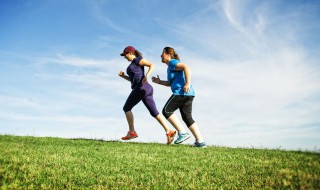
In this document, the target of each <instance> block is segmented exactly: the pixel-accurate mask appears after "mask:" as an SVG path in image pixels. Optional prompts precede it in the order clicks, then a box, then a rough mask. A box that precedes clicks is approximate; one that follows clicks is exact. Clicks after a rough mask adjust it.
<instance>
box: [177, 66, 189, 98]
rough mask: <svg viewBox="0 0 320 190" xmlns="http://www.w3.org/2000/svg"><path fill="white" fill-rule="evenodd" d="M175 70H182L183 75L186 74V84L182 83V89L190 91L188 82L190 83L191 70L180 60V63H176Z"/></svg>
mask: <svg viewBox="0 0 320 190" xmlns="http://www.w3.org/2000/svg"><path fill="white" fill-rule="evenodd" d="M175 70H177V71H183V72H184V75H185V76H186V84H185V85H184V87H183V90H184V91H185V92H189V91H190V84H191V71H190V68H189V67H188V65H186V64H185V63H181V62H180V63H178V64H177V65H176V68H175Z"/></svg>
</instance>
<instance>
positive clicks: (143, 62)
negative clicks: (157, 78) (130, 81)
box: [139, 59, 154, 83]
mask: <svg viewBox="0 0 320 190" xmlns="http://www.w3.org/2000/svg"><path fill="white" fill-rule="evenodd" d="M139 65H140V66H146V67H149V69H148V71H147V73H146V75H145V77H144V78H143V79H142V82H143V83H145V82H147V80H148V78H149V76H150V74H151V73H152V71H153V69H154V64H153V63H151V62H150V61H148V60H146V59H141V61H140V62H139Z"/></svg>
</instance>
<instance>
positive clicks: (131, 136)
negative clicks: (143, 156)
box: [121, 131, 138, 140]
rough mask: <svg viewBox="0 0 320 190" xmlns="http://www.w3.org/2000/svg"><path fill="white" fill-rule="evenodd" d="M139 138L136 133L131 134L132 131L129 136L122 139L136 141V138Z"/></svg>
mask: <svg viewBox="0 0 320 190" xmlns="http://www.w3.org/2000/svg"><path fill="white" fill-rule="evenodd" d="M137 137H138V134H137V133H136V132H131V131H129V132H128V133H127V136H125V137H122V138H121V139H122V140H130V139H134V138H137Z"/></svg>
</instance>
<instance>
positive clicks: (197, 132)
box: [189, 123, 204, 143]
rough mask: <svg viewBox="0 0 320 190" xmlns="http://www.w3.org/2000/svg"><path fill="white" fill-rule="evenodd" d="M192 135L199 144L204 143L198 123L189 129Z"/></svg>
mask: <svg viewBox="0 0 320 190" xmlns="http://www.w3.org/2000/svg"><path fill="white" fill-rule="evenodd" d="M189 129H190V131H191V133H192V134H193V136H194V137H195V138H196V141H197V142H198V143H202V142H204V140H203V137H202V135H201V133H200V130H199V127H198V125H197V124H196V123H193V124H192V125H191V126H190V127H189Z"/></svg>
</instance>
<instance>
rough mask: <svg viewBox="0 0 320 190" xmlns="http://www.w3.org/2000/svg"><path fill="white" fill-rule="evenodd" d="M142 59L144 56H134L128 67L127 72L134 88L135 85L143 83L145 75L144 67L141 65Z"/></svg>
mask: <svg viewBox="0 0 320 190" xmlns="http://www.w3.org/2000/svg"><path fill="white" fill-rule="evenodd" d="M141 59H142V56H140V57H136V58H134V59H133V60H132V62H131V63H130V65H129V66H128V68H127V74H128V75H129V77H130V81H131V88H132V89H134V87H136V86H138V85H141V84H142V79H143V78H144V76H145V75H144V67H143V66H140V65H139V62H140V61H141Z"/></svg>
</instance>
